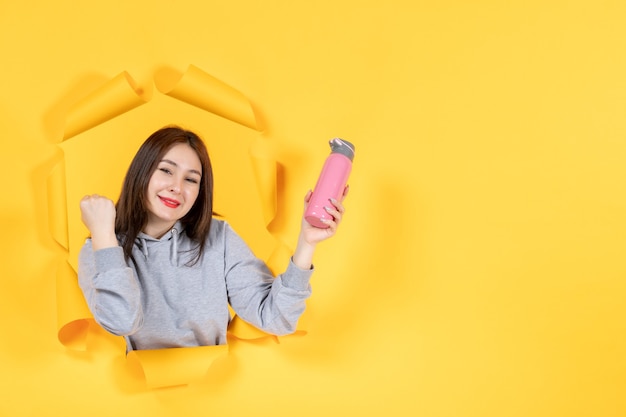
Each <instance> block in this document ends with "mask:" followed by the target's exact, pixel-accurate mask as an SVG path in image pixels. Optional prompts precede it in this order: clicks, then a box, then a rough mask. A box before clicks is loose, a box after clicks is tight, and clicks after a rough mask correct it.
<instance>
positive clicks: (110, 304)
mask: <svg viewBox="0 0 626 417" xmlns="http://www.w3.org/2000/svg"><path fill="white" fill-rule="evenodd" d="M78 283H79V285H80V288H81V290H82V291H83V295H84V297H85V300H86V301H87V305H88V306H89V309H90V310H91V313H92V314H93V316H94V319H95V320H96V322H97V323H98V324H100V325H101V326H102V327H103V328H104V329H105V330H107V331H108V332H110V333H113V334H115V335H118V336H128V335H131V334H133V333H135V332H136V331H137V330H139V328H141V325H142V323H143V312H142V307H141V290H140V286H139V282H138V280H137V277H136V276H135V273H134V272H133V270H132V269H131V268H130V267H129V266H128V265H127V264H126V262H125V260H124V252H123V250H122V248H121V247H120V246H116V247H112V248H105V249H100V250H97V251H94V250H93V248H92V246H91V239H87V241H86V242H85V244H84V245H83V247H82V249H81V251H80V254H79V257H78Z"/></svg>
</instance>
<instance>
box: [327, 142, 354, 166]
mask: <svg viewBox="0 0 626 417" xmlns="http://www.w3.org/2000/svg"><path fill="white" fill-rule="evenodd" d="M329 144H330V150H331V153H340V154H342V155H345V156H347V157H348V158H349V159H350V160H351V161H352V160H353V159H354V145H353V144H351V143H350V142H348V141H347V140H344V139H341V138H334V139H331V140H330V142H329Z"/></svg>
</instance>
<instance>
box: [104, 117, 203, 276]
mask: <svg viewBox="0 0 626 417" xmlns="http://www.w3.org/2000/svg"><path fill="white" fill-rule="evenodd" d="M179 143H184V144H187V145H189V146H190V147H191V148H192V149H193V150H194V151H195V152H196V154H197V155H198V158H199V159H200V164H201V165H202V178H201V180H200V190H199V193H198V198H197V199H196V201H195V203H194V205H193V206H192V207H191V209H190V210H189V212H188V213H187V214H186V215H185V217H183V218H182V219H180V221H181V223H182V225H183V226H184V228H185V233H186V234H187V236H189V238H191V239H192V240H193V241H194V242H196V243H197V244H198V246H197V251H196V253H195V256H194V257H193V259H192V260H191V261H190V264H195V263H196V262H198V260H199V259H200V257H201V256H202V254H203V253H204V248H205V244H206V241H207V236H208V235H209V230H210V228H211V219H212V217H213V169H212V167H211V160H210V159H209V153H208V152H207V149H206V146H205V145H204V142H202V139H200V137H199V136H198V135H196V134H195V133H193V132H191V131H188V130H185V129H182V128H180V127H178V126H167V127H164V128H162V129H159V130H157V131H156V132H154V133H153V134H152V135H150V137H149V138H148V139H146V141H145V142H144V143H143V144H142V145H141V147H140V148H139V150H138V151H137V154H136V155H135V157H134V158H133V160H132V162H131V164H130V167H129V168H128V171H127V172H126V177H125V179H124V183H123V186H122V192H121V193H120V198H119V200H118V201H117V204H116V206H115V208H116V211H117V214H116V218H115V233H116V234H117V235H118V236H120V238H121V244H122V248H123V250H124V256H125V258H126V260H127V261H128V260H129V259H132V258H133V257H132V249H133V245H134V243H135V239H136V238H137V236H138V235H139V233H140V232H141V231H142V230H143V228H144V227H145V225H146V223H147V221H148V209H147V207H148V206H147V190H148V183H149V182H150V178H151V177H152V174H153V173H154V171H155V170H156V169H157V166H158V164H159V161H160V160H161V159H162V158H163V156H164V155H165V154H166V153H167V152H168V151H169V150H170V149H171V148H172V146H174V145H176V144H179Z"/></svg>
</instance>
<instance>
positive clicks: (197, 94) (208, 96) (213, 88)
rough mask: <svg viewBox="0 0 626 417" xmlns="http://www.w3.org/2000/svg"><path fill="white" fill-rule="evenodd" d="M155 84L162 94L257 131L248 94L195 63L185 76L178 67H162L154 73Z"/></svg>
mask: <svg viewBox="0 0 626 417" xmlns="http://www.w3.org/2000/svg"><path fill="white" fill-rule="evenodd" d="M154 83H155V85H156V87H157V89H158V90H159V91H160V92H162V93H163V94H166V95H168V96H170V97H174V98H176V99H178V100H181V101H184V102H185V103H188V104H191V105H193V106H196V107H199V108H201V109H203V110H206V111H208V112H210V113H214V114H217V115H218V116H221V117H224V118H226V119H228V120H231V121H233V122H236V123H239V124H242V125H244V126H247V127H249V128H251V129H254V130H258V128H257V121H256V117H255V115H254V111H253V109H252V106H251V105H250V101H249V100H248V99H247V98H246V96H244V95H243V94H242V93H241V92H239V91H238V90H236V89H234V88H233V87H231V86H230V85H228V84H226V83H224V82H222V81H220V80H218V79H217V78H215V77H213V76H211V75H209V74H207V73H206V72H204V71H202V70H201V69H200V68H198V67H196V66H194V65H190V66H189V68H187V71H186V72H185V74H182V75H181V74H180V73H177V72H176V71H175V70H171V69H168V68H165V69H161V70H160V71H159V72H158V73H157V74H156V75H155V79H154Z"/></svg>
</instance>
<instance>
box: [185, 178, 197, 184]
mask: <svg viewBox="0 0 626 417" xmlns="http://www.w3.org/2000/svg"><path fill="white" fill-rule="evenodd" d="M187 181H189V182H190V183H192V184H197V183H198V180H197V179H195V178H187Z"/></svg>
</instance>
